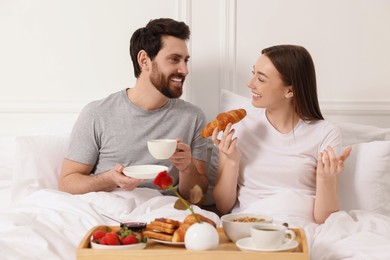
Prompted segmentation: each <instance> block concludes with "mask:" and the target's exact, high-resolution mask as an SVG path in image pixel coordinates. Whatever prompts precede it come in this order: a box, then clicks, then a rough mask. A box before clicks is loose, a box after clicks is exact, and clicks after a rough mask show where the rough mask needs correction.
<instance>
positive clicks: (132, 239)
mask: <svg viewBox="0 0 390 260" xmlns="http://www.w3.org/2000/svg"><path fill="white" fill-rule="evenodd" d="M137 243H138V239H137V238H136V237H135V236H134V235H130V236H127V237H125V238H123V239H122V244H123V245H131V244H137Z"/></svg>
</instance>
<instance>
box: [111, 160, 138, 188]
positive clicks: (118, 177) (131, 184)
mask: <svg viewBox="0 0 390 260" xmlns="http://www.w3.org/2000/svg"><path fill="white" fill-rule="evenodd" d="M123 169H124V167H123V165H122V164H117V165H115V167H114V168H113V169H111V170H110V173H111V179H112V181H113V182H115V183H116V184H117V185H118V186H119V187H121V188H122V189H124V190H129V191H130V190H134V189H135V188H137V187H138V185H140V184H141V183H142V182H143V181H144V180H143V179H134V178H131V177H128V176H126V175H124V174H123Z"/></svg>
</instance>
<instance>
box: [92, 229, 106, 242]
mask: <svg viewBox="0 0 390 260" xmlns="http://www.w3.org/2000/svg"><path fill="white" fill-rule="evenodd" d="M105 235H106V232H104V231H103V230H98V231H95V232H94V233H93V234H92V239H93V240H99V239H101V238H102V237H104V236H105Z"/></svg>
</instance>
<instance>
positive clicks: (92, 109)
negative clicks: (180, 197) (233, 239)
mask: <svg viewBox="0 0 390 260" xmlns="http://www.w3.org/2000/svg"><path fill="white" fill-rule="evenodd" d="M205 123H206V117H205V115H204V113H203V111H202V110H201V109H200V108H198V107H196V106H194V105H192V104H190V103H188V102H186V101H184V100H181V99H169V101H168V103H167V104H166V105H164V106H163V107H162V108H160V109H157V110H151V111H149V110H143V109H141V108H139V107H138V106H136V105H134V104H133V103H132V102H131V101H130V100H129V99H128V97H127V94H126V89H123V90H121V91H119V92H116V93H113V94H111V95H110V96H108V97H106V98H104V99H102V100H98V101H93V102H91V103H89V104H88V105H87V106H85V107H84V109H83V110H82V111H81V113H80V115H79V117H78V119H77V121H76V123H75V125H74V127H73V130H72V134H71V137H70V143H69V149H68V153H67V155H66V158H67V159H69V160H72V161H76V162H80V163H84V164H90V165H95V167H94V169H93V173H96V174H98V173H102V172H105V171H108V170H110V169H112V168H113V167H114V166H115V165H116V164H117V163H121V164H123V165H124V166H125V167H126V166H130V165H141V164H158V165H165V166H168V167H169V173H170V175H171V176H173V177H174V179H175V182H174V183H175V185H177V183H178V176H179V173H178V170H177V169H176V168H175V167H173V165H172V164H171V162H170V161H169V160H157V159H155V158H153V157H152V156H151V155H150V153H149V151H148V148H147V141H148V140H150V139H160V138H161V139H176V138H180V139H181V140H182V141H183V142H184V143H186V144H188V145H190V147H191V152H192V157H193V158H195V159H198V160H202V161H206V157H207V150H206V149H207V142H206V139H204V138H202V137H201V136H200V131H201V130H202V128H203V127H204V126H205ZM140 187H149V188H157V187H156V186H155V185H153V180H148V181H146V182H145V183H143V184H142V185H141V186H140Z"/></svg>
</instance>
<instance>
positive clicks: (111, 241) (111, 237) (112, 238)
mask: <svg viewBox="0 0 390 260" xmlns="http://www.w3.org/2000/svg"><path fill="white" fill-rule="evenodd" d="M104 238H105V239H106V243H107V245H119V238H118V236H117V235H116V234H113V233H108V234H106V235H105V236H104Z"/></svg>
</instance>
